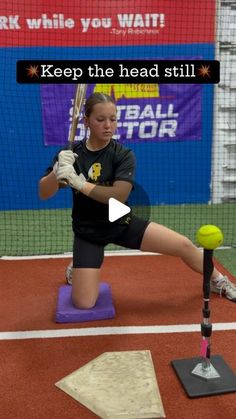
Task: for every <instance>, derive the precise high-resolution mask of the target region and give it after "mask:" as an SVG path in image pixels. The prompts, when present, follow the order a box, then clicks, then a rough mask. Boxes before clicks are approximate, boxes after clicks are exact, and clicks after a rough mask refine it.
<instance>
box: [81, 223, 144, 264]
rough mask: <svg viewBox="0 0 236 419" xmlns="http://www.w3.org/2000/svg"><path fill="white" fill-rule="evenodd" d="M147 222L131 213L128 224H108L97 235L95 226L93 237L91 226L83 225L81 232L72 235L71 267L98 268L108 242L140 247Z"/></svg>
mask: <svg viewBox="0 0 236 419" xmlns="http://www.w3.org/2000/svg"><path fill="white" fill-rule="evenodd" d="M148 224H149V221H147V220H143V219H142V218H138V217H136V216H134V215H132V218H131V221H130V223H129V224H125V225H124V224H122V225H119V224H112V223H111V224H108V225H106V226H103V227H102V228H101V230H100V232H99V233H100V234H99V235H98V234H97V228H96V233H95V231H94V233H95V234H94V237H93V235H92V228H91V227H84V228H83V231H82V234H75V235H74V246H73V267H74V268H96V269H98V268H100V267H101V265H102V262H103V259H104V248H105V246H106V245H107V244H109V243H113V244H116V245H118V246H122V247H126V248H129V249H140V246H141V242H142V239H143V235H144V232H145V230H146V228H147V226H148ZM86 228H87V231H88V234H87V235H86ZM92 237H93V238H92Z"/></svg>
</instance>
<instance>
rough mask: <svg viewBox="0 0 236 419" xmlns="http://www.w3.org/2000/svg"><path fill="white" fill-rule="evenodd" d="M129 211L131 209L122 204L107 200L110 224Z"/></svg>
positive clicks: (115, 200) (113, 199)
mask: <svg viewBox="0 0 236 419" xmlns="http://www.w3.org/2000/svg"><path fill="white" fill-rule="evenodd" d="M130 211H131V209H130V208H129V207H128V206H127V205H125V204H122V202H120V201H117V199H115V198H110V199H109V205H108V218H109V221H110V222H111V223H113V221H116V220H118V219H119V218H121V217H123V216H124V215H126V214H128V213H129V212H130Z"/></svg>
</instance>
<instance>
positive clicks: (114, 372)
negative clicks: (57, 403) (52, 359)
mask: <svg viewBox="0 0 236 419" xmlns="http://www.w3.org/2000/svg"><path fill="white" fill-rule="evenodd" d="M55 385H56V386H57V387H58V388H60V389H61V390H63V391H65V392H66V393H67V394H69V395H70V396H71V397H73V398H74V399H76V400H77V401H79V402H80V403H82V404H83V405H84V406H86V407H87V408H88V409H90V410H91V411H92V412H94V413H95V414H97V415H98V416H99V417H101V418H103V419H108V418H109V419H115V418H122V419H123V418H124V419H134V418H135V419H141V418H149V419H151V418H163V417H165V413H164V409H163V405H162V400H161V396H160V392H159V388H158V384H157V380H156V374H155V370H154V366H153V362H152V357H151V352H150V351H148V350H147V351H122V352H105V353H104V354H102V355H100V356H99V357H97V358H95V359H93V360H92V361H91V362H89V363H88V364H86V365H84V366H83V367H82V368H79V369H78V370H76V371H74V372H72V373H71V374H70V375H67V376H66V377H65V378H63V379H62V380H60V381H58V382H57V383H55Z"/></svg>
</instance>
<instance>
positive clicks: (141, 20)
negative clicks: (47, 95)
mask: <svg viewBox="0 0 236 419" xmlns="http://www.w3.org/2000/svg"><path fill="white" fill-rule="evenodd" d="M61 3H62V2H61ZM215 9H216V1H215V0H209V1H207V2H206V1H205V0H199V1H196V0H176V1H173V0H160V1H158V2H154V1H153V0H146V1H142V2H141V1H140V3H139V2H138V1H137V0H134V1H133V0H130V1H128V2H127V1H124V0H121V1H113V2H111V1H110V0H107V1H106V0H94V1H93V2H88V1H87V0H80V1H78V0H64V1H63V4H61V5H57V4H56V2H49V4H48V3H46V1H44V0H39V1H35V2H32V0H24V2H22V0H21V1H20V0H15V1H14V2H9V1H8V0H5V1H2V2H1V5H0V46H39V45H40V46H44V45H45V46H87V45H89V46H110V45H111V46H112V45H145V44H149V45H153V44H156V45H159V44H182V43H185V44H189V43H191V44H192V43H210V42H214V33H215Z"/></svg>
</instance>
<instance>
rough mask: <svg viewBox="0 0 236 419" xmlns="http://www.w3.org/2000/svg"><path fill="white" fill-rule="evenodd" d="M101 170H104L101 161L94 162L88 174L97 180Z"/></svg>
mask: <svg viewBox="0 0 236 419" xmlns="http://www.w3.org/2000/svg"><path fill="white" fill-rule="evenodd" d="M101 171H102V166H101V163H94V164H93V165H92V166H91V167H90V169H89V171H88V176H89V178H90V179H92V180H94V181H95V182H96V181H97V180H98V178H99V177H100V176H101Z"/></svg>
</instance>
